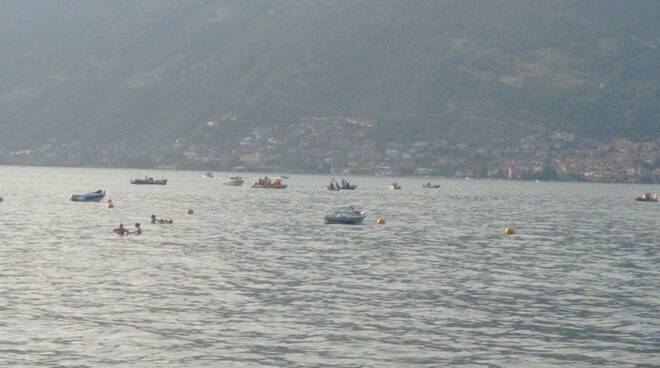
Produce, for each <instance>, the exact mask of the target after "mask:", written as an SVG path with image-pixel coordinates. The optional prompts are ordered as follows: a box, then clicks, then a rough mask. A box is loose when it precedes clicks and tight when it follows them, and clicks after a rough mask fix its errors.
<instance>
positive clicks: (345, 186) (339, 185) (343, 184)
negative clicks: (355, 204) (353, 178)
mask: <svg viewBox="0 0 660 368" xmlns="http://www.w3.org/2000/svg"><path fill="white" fill-rule="evenodd" d="M327 189H328V190H332V191H339V190H355V189H357V185H355V184H351V183H349V182H348V180H346V179H343V178H342V179H341V181H340V182H337V181H336V180H335V178H332V180H331V181H330V184H328V186H327Z"/></svg>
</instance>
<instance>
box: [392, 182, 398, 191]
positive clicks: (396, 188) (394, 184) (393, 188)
mask: <svg viewBox="0 0 660 368" xmlns="http://www.w3.org/2000/svg"><path fill="white" fill-rule="evenodd" d="M390 190H401V185H400V184H399V183H397V182H393V183H391V184H390Z"/></svg>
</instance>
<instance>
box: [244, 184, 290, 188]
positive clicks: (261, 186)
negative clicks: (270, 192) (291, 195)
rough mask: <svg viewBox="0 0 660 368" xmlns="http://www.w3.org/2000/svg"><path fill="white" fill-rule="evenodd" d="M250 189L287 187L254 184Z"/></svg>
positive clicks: (282, 186)
mask: <svg viewBox="0 0 660 368" xmlns="http://www.w3.org/2000/svg"><path fill="white" fill-rule="evenodd" d="M252 188H256V189H286V188H287V185H277V186H275V185H259V184H254V185H252Z"/></svg>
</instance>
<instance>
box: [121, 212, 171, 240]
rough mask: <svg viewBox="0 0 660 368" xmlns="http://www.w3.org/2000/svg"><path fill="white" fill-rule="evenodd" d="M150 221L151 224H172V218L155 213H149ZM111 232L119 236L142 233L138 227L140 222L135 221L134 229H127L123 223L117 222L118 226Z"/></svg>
mask: <svg viewBox="0 0 660 368" xmlns="http://www.w3.org/2000/svg"><path fill="white" fill-rule="evenodd" d="M151 223H152V224H172V223H174V220H172V219H169V220H166V219H162V218H160V219H159V218H157V217H156V215H151ZM112 232H113V233H115V234H117V235H119V236H124V235H141V234H142V228H141V227H140V223H139V222H136V223H135V230H133V231H131V230H128V229H127V228H125V227H124V224H119V227H118V228H115V229H113V230H112Z"/></svg>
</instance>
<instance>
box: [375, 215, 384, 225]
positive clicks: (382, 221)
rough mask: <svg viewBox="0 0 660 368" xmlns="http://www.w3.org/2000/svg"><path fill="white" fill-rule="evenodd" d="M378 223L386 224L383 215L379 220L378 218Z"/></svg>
mask: <svg viewBox="0 0 660 368" xmlns="http://www.w3.org/2000/svg"><path fill="white" fill-rule="evenodd" d="M376 223H377V224H378V225H385V219H384V218H382V217H379V218H378V220H376Z"/></svg>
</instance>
